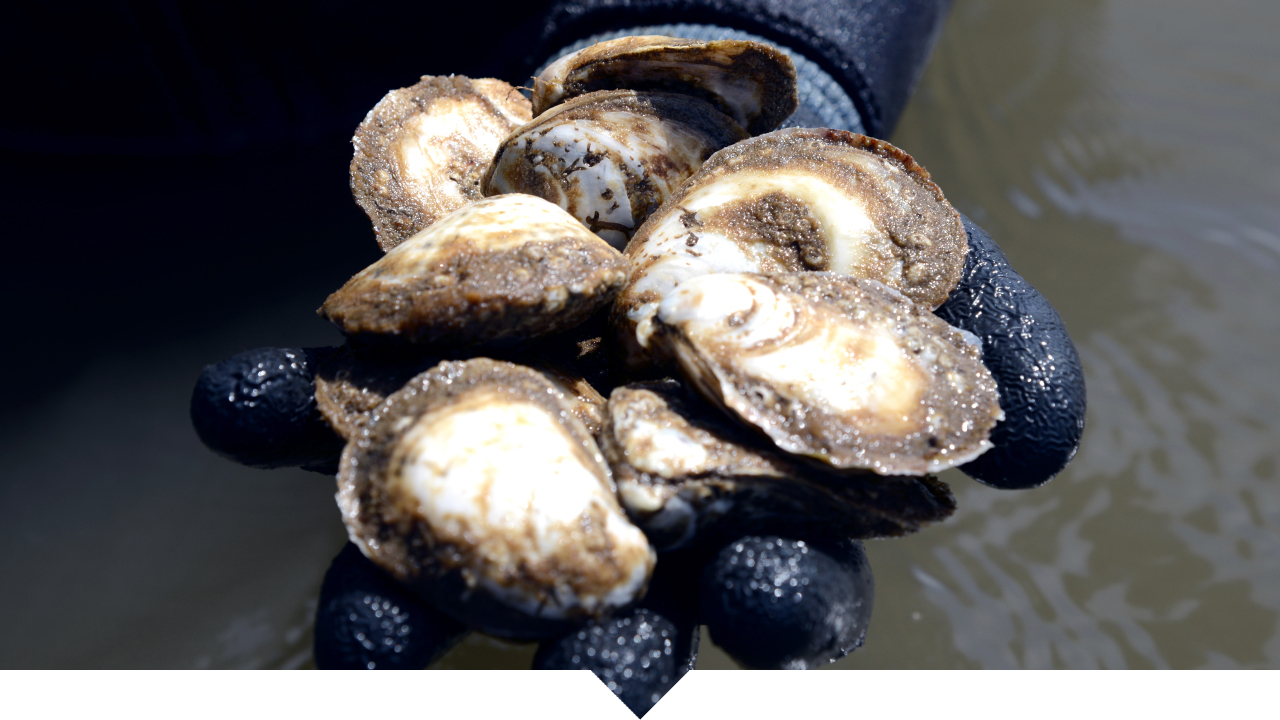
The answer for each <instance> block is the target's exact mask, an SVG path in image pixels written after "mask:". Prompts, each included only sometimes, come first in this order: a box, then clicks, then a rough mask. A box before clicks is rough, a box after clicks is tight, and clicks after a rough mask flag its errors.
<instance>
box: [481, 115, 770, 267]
mask: <svg viewBox="0 0 1280 720" xmlns="http://www.w3.org/2000/svg"><path fill="white" fill-rule="evenodd" d="M746 137H747V134H746V132H745V131H744V130H743V129H742V128H741V126H739V125H738V123H736V122H734V121H733V120H732V119H730V118H729V117H728V116H726V115H724V114H723V113H720V112H718V111H716V110H715V108H713V107H711V106H709V105H708V104H707V103H706V102H704V101H703V100H700V99H698V98H695V97H689V96H687V95H676V94H672V93H662V92H635V91H633V90H611V91H602V92H594V93H589V94H587V95H582V96H579V97H574V98H571V99H569V100H567V101H565V102H564V103H562V104H560V105H557V106H556V107H554V108H552V109H551V110H549V111H547V112H545V113H543V114H541V115H539V116H538V118H537V119H536V120H534V121H533V122H531V123H529V124H527V125H525V126H523V127H521V128H519V129H517V130H516V131H515V132H513V133H512V134H511V136H510V137H508V138H507V139H506V140H505V141H503V143H502V146H501V147H500V148H498V151H497V154H496V155H495V156H494V160H493V164H492V165H491V166H490V168H489V172H488V173H487V174H486V175H485V180H484V192H485V194H486V195H497V194H500V193H511V192H519V193H528V194H530V195H537V196H538V197H541V198H543V199H545V200H549V201H551V202H554V203H556V204H557V205H559V206H560V207H562V208H564V209H565V210H566V211H568V212H569V214H570V215H573V216H574V217H576V218H578V219H579V220H581V221H582V223H583V224H584V225H586V226H587V227H588V228H590V229H591V230H592V231H593V232H595V233H596V234H598V235H600V237H601V238H602V239H604V240H605V241H607V242H609V244H611V245H613V246H614V247H616V248H618V249H619V250H621V249H622V248H624V247H625V246H626V244H627V241H628V240H630V239H631V235H632V233H634V232H635V230H636V228H638V227H639V226H640V224H641V223H643V222H644V220H645V218H647V217H649V214H650V213H652V212H653V211H654V210H657V209H658V207H659V206H660V205H662V203H663V202H665V201H666V199H667V197H668V196H669V195H671V194H672V193H674V192H675V190H676V188H678V187H679V186H680V184H681V183H683V182H684V181H685V180H686V179H688V178H689V176H690V175H693V173H695V172H697V170H698V168H700V167H701V166H702V162H703V161H704V160H706V159H707V158H708V157H710V155H711V154H712V153H713V152H715V151H717V150H719V149H720V148H723V147H725V146H728V145H732V144H733V143H735V142H738V141H739V140H743V139H745V138H746Z"/></svg>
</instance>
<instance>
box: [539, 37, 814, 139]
mask: <svg viewBox="0 0 1280 720" xmlns="http://www.w3.org/2000/svg"><path fill="white" fill-rule="evenodd" d="M615 89H629V90H662V91H665V92H675V93H681V94H685V95H693V96H695V97H699V98H702V99H703V100H706V101H707V102H709V103H711V104H712V105H713V106H715V107H716V108H717V109H718V110H720V112H723V113H724V114H725V115H728V116H729V117H731V118H733V119H734V120H736V121H737V122H738V124H739V125H741V126H742V127H744V128H746V129H747V130H748V131H749V132H750V133H751V134H753V135H755V134H759V133H762V132H768V131H769V130H772V129H774V128H776V127H778V126H779V125H781V124H782V121H783V120H786V119H787V118H788V117H790V116H791V113H793V112H795V110H796V107H797V106H798V105H799V99H798V96H797V94H796V69H795V65H794V64H793V63H792V62H791V58H789V57H787V56H786V55H785V54H783V53H782V52H781V51H779V50H778V49H777V48H774V47H771V46H769V45H765V44H763V43H758V42H752V41H750V40H687V39H683V38H673V37H666V36H663V35H635V36H631V37H624V38H618V39H616V40H607V41H605V42H600V43H596V44H595V45H592V46H590V47H586V48H583V49H581V50H579V51H577V52H574V53H570V54H568V55H565V56H564V57H562V58H560V59H559V60H556V61H555V62H554V63H552V64H551V65H549V66H547V69H546V70H543V71H542V74H541V75H539V76H538V77H537V79H536V80H534V85H533V98H532V99H533V114H534V116H535V117H536V116H538V115H541V114H542V113H544V112H546V111H547V110H548V109H550V108H551V107H553V106H554V105H556V104H557V103H560V102H563V101H565V100H567V99H568V98H572V97H576V96H578V95H583V94H586V93H589V92H594V91H596V90H615Z"/></svg>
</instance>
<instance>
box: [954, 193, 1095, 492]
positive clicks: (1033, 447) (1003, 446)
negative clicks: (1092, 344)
mask: <svg viewBox="0 0 1280 720" xmlns="http://www.w3.org/2000/svg"><path fill="white" fill-rule="evenodd" d="M961 218H962V219H963V220H964V227H965V231H966V232H967V233H968V235H969V256H968V258H967V259H966V260H965V266H964V272H963V275H962V277H961V280H960V286H959V287H958V288H956V290H955V291H954V292H952V293H951V297H950V298H948V299H947V301H946V302H945V303H943V305H942V307H940V308H938V309H937V310H936V311H935V313H936V314H937V315H938V317H940V318H942V319H943V320H946V321H947V322H948V323H950V324H951V325H953V326H955V327H958V328H961V329H963V330H968V331H969V332H972V333H973V334H975V335H977V336H978V337H979V338H981V339H982V361H983V363H984V364H985V365H986V366H987V369H988V370H990V371H991V374H992V375H994V376H995V379H996V384H997V385H999V390H1000V407H1001V408H1002V409H1003V410H1004V414H1005V419H1004V420H1002V421H1001V422H1000V423H998V424H997V425H996V427H995V429H994V430H993V431H992V433H991V442H992V444H994V445H995V447H994V448H992V449H991V450H989V451H987V452H986V453H984V454H983V455H982V456H981V457H979V458H978V459H977V460H974V461H973V462H970V463H967V464H965V465H962V466H960V469H961V470H963V471H964V472H965V473H966V474H967V475H969V477H972V478H973V479H975V480H977V481H979V482H982V483H985V484H987V485H990V486H992V487H997V488H1006V489H1022V488H1032V487H1036V486H1038V485H1043V484H1044V483H1047V482H1049V480H1051V479H1053V476H1054V475H1057V474H1058V473H1059V472H1060V471H1061V470H1062V469H1063V468H1064V467H1066V465H1067V463H1068V462H1070V460H1071V458H1072V457H1074V456H1075V454H1076V449H1077V448H1079V446H1080V436H1081V435H1082V434H1083V432H1084V412H1085V387H1084V370H1083V369H1082V368H1081V366H1080V356H1079V354H1077V353H1076V347H1075V344H1074V343H1072V342H1071V336H1070V335H1068V334H1067V328H1066V325H1064V324H1063V322H1062V318H1061V317H1059V316H1058V312H1057V311H1056V310H1054V309H1053V306H1052V305H1050V304H1049V301H1048V300H1046V299H1045V297H1044V296H1043V295H1041V294H1040V293H1039V292H1037V291H1036V289H1035V288H1033V287H1031V284H1030V283H1028V282H1027V281H1026V280H1024V279H1023V278H1022V276H1021V275H1019V274H1018V273H1016V272H1014V270H1013V268H1012V267H1010V266H1009V261H1008V260H1007V259H1006V258H1005V256H1004V253H1003V252H1001V251H1000V248H999V246H997V245H996V243H995V241H994V240H992V239H991V236H990V235H988V234H987V232H986V231H985V230H983V229H982V228H980V227H978V226H977V225H975V224H974V222H973V221H972V220H970V219H969V218H967V217H964V216H963V215H961Z"/></svg>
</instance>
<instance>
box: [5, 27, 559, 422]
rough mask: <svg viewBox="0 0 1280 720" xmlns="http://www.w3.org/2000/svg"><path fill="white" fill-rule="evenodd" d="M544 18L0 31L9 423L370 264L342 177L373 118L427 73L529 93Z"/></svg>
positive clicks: (318, 297) (362, 222)
mask: <svg viewBox="0 0 1280 720" xmlns="http://www.w3.org/2000/svg"><path fill="white" fill-rule="evenodd" d="M542 10H543V7H542V4H540V3H536V2H534V3H501V2H499V3H491V2H486V3H447V4H446V3H435V4H433V3H361V4H360V5H359V7H358V8H357V7H355V6H353V5H351V4H347V3H336V2H314V3H302V2H276V3H269V4H265V5H263V4H241V3H198V2H104V3H93V4H89V3H85V4H82V5H81V4H73V5H62V6H48V7H39V8H37V7H34V6H32V5H28V6H27V7H25V8H23V10H22V12H23V13H24V15H22V16H20V17H19V18H17V19H16V21H15V19H14V18H12V17H11V18H10V19H9V20H8V21H6V22H4V23H2V24H0V25H2V26H3V28H4V29H3V30H0V33H3V35H0V53H3V56H2V57H0V61H2V62H3V66H4V67H6V68H9V72H8V73H7V75H8V77H7V81H6V83H5V85H6V90H5V95H6V101H5V103H4V104H5V105H6V106H7V108H8V110H7V111H6V112H4V113H3V114H0V153H2V154H0V167H2V168H3V174H2V175H0V177H3V178H4V180H3V183H4V193H3V198H4V199H3V202H2V203H0V222H2V225H0V227H3V228H4V231H3V233H4V247H5V251H6V255H7V256H8V257H7V260H6V262H5V263H4V265H5V267H6V268H8V273H7V275H8V277H7V278H6V282H5V283H4V284H3V292H4V295H5V298H4V299H5V301H6V306H7V307H8V308H9V312H8V313H7V316H8V317H7V323H6V325H7V326H8V327H6V331H7V332H6V334H7V335H8V336H9V337H10V338H11V339H13V340H14V341H15V342H14V343H13V344H12V345H10V347H9V349H8V351H7V352H4V353H0V356H2V358H3V359H2V360H0V362H3V363H4V365H3V367H2V368H0V372H2V373H3V374H2V375H0V377H5V378H11V379H12V380H13V381H11V382H9V383H6V387H5V393H4V401H3V402H4V406H5V408H6V413H5V415H6V416H7V418H8V420H9V421H11V420H12V419H13V418H14V416H15V414H20V413H21V412H22V411H23V409H30V408H31V407H33V405H35V404H36V403H39V402H40V401H41V399H42V398H45V397H47V396H48V394H49V393H50V392H51V391H53V390H55V389H56V388H57V387H59V385H60V384H62V382H63V381H64V379H65V378H68V377H69V376H72V375H74V374H75V373H76V372H77V371H78V370H80V369H82V368H83V367H85V366H86V365H87V364H89V363H90V362H91V361H92V360H93V358H95V357H98V356H102V355H106V354H110V353H112V352H114V351H117V350H119V349H122V348H128V349H130V350H140V349H144V348H146V347H149V346H153V345H157V344H163V343H166V342H169V341H171V340H175V339H182V338H191V337H195V336H198V335H201V334H203V333H207V332H209V331H210V329H211V328H213V327H216V326H219V325H222V324H224V323H225V322H227V321H228V320H229V319H230V318H233V317H236V316H240V315H244V314H246V313H251V312H253V310H254V309H255V308H259V307H263V306H267V305H271V304H273V303H277V302H280V301H282V300H283V299H285V298H291V297H298V296H300V295H301V296H305V295H311V296H313V297H315V304H316V305H317V306H318V305H319V303H320V302H321V301H323V299H324V297H325V296H326V295H327V293H328V292H331V291H332V290H333V289H336V288H337V287H339V286H340V285H341V284H342V282H344V281H345V280H346V279H347V278H348V277H349V276H350V275H351V274H353V273H354V272H355V271H356V270H358V269H360V268H362V267H364V266H365V265H367V264H368V263H369V262H372V261H373V260H374V259H376V258H377V257H378V255H379V253H378V251H377V248H376V246H375V245H374V243H373V240H372V233H371V230H370V228H369V223H368V220H367V219H366V218H365V217H364V215H363V213H361V211H360V210H359V208H358V207H356V205H355V203H354V202H353V201H352V200H351V196H350V190H349V188H348V184H347V170H346V168H347V165H348V163H349V162H350V158H351V146H350V143H349V141H350V137H351V134H352V131H353V130H354V129H355V127H356V125H357V124H358V123H359V122H360V120H361V119H362V118H363V117H364V114H365V113H366V112H368V110H369V108H371V107H372V106H373V104H374V103H376V102H377V101H378V99H379V98H381V97H382V95H383V94H385V93H386V92H387V91H388V90H390V89H392V88H396V87H403V86H406V85H411V84H413V83H414V82H416V80H417V78H418V76H420V75H424V74H450V73H459V74H464V75H468V76H472V77H485V76H492V77H499V78H503V79H506V80H508V81H512V82H515V83H519V82H521V72H522V63H521V61H522V60H523V52H522V51H523V50H527V47H528V46H529V45H530V44H531V42H532V38H533V37H534V36H535V34H536V31H537V27H538V20H539V18H540V13H541V12H542ZM495 48H503V50H502V51H501V52H498V51H495ZM300 320H301V321H302V322H305V321H306V319H305V318H304V319H300ZM18 339H21V341H20V342H17V340H18ZM281 342H285V340H284V339H282V340H281ZM238 349H241V348H228V351H229V352H234V351H236V350H238ZM218 359H220V358H219V357H210V358H209V362H213V361H215V360H218ZM192 372H193V380H194V373H198V372H199V368H192Z"/></svg>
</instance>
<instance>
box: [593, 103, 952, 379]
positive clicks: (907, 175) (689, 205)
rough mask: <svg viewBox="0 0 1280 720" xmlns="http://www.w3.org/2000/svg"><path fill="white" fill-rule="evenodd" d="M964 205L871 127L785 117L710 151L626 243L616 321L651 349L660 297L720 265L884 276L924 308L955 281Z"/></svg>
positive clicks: (628, 339) (639, 346)
mask: <svg viewBox="0 0 1280 720" xmlns="http://www.w3.org/2000/svg"><path fill="white" fill-rule="evenodd" d="M967 252H968V240H967V238H966V236H965V231H964V226H963V224H962V223H961V221H960V216H959V214H958V213H956V211H955V210H954V209H952V207H951V205H950V204H948V203H947V201H946V199H945V198H944V197H943V195H942V191H941V190H940V189H939V188H938V186H937V185H935V184H934V183H933V182H932V181H930V180H929V174H928V172H926V171H925V169H924V168H922V167H920V166H919V165H917V164H916V163H915V161H914V160H912V159H911V156H909V155H907V154H906V153H904V152H902V151H901V150H899V149H897V148H895V147H893V146H892V145H890V144H888V143H886V142H883V141H880V140H876V139H874V138H869V137H865V136H862V135H855V134H853V133H847V132H843V131H838V130H824V129H818V130H814V129H802V128H789V129H787V130H779V131H777V132H774V133H770V134H768V135H762V136H760V137H756V138H752V139H750V140H747V141H745V142H741V143H738V144H736V145H734V146H732V147H729V148H726V149H724V150H721V151H720V152H718V153H716V154H715V155H713V156H712V157H711V158H710V159H709V160H708V161H707V162H706V163H704V164H703V166H702V169H701V170H699V171H698V173H697V174H696V175H694V176H693V177H692V178H690V179H689V181H688V182H686V183H685V184H684V185H683V186H682V187H681V188H680V191H679V192H677V193H676V194H675V195H674V196H672V197H671V198H670V199H669V200H668V201H667V203H666V204H665V205H663V207H662V208H660V209H659V210H658V211H657V212H656V213H654V214H653V215H652V216H650V218H649V220H648V221H647V222H646V223H645V225H644V226H643V227H642V228H640V230H639V231H638V232H637V233H636V235H635V237H634V239H633V240H632V242H631V244H630V245H629V246H628V247H627V257H628V258H630V259H631V263H632V268H633V272H632V275H631V280H630V281H629V282H628V284H627V286H626V287H625V288H623V290H622V292H621V293H620V294H619V297H618V301H617V303H615V307H614V322H615V324H616V325H617V326H618V328H619V332H620V333H621V335H622V338H623V340H624V342H625V343H626V344H627V345H628V347H629V349H630V350H631V351H632V352H631V353H630V354H631V355H633V356H634V358H633V359H632V361H631V362H632V364H633V365H640V364H643V363H644V362H645V361H646V359H647V358H648V357H649V356H648V355H647V353H646V350H647V348H648V345H649V342H648V335H649V333H650V332H651V331H652V326H651V324H650V321H651V319H652V317H653V313H654V312H656V310H657V306H658V302H660V301H661V299H662V298H663V297H664V296H665V295H666V294H667V293H668V292H670V291H671V289H672V288H674V287H676V286H677V285H679V284H680V283H681V282H682V281H684V280H686V279H688V278H691V277H696V276H699V275H705V274H708V273H716V272H765V273H769V272H801V271H814V270H828V271H834V272H839V273H843V274H846V275H852V276H855V277H863V278H871V279H874V280H879V281H880V282H882V283H884V284H885V285H888V286H889V287H891V288H894V289H895V290H899V291H901V292H902V293H903V294H905V295H906V296H907V297H909V298H911V299H912V300H914V301H915V302H917V303H919V304H921V305H924V306H926V307H928V308H935V307H938V306H939V305H941V304H942V303H943V302H944V301H945V300H946V299H947V296H948V295H950V293H951V291H952V290H954V289H955V287H956V285H957V284H958V283H959V281H960V273H961V270H962V269H963V268H964V260H965V255H966V253H967Z"/></svg>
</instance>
